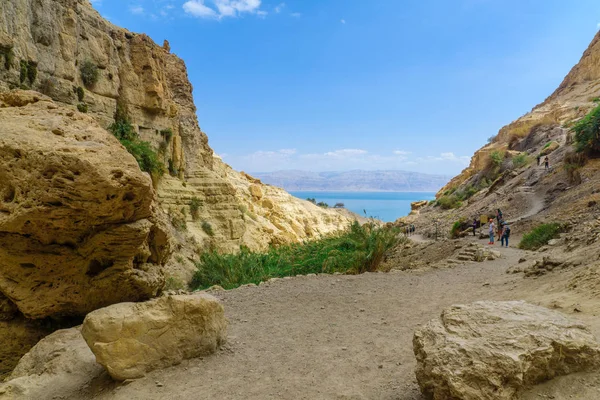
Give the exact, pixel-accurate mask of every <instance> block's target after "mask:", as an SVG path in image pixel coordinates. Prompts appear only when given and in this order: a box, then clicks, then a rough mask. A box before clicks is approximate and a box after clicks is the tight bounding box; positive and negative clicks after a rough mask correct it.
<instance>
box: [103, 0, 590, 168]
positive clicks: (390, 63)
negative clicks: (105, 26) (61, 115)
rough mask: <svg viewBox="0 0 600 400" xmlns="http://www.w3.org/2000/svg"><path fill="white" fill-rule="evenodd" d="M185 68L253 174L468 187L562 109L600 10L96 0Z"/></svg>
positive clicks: (209, 124)
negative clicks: (482, 165)
mask: <svg viewBox="0 0 600 400" xmlns="http://www.w3.org/2000/svg"><path fill="white" fill-rule="evenodd" d="M92 3H93V4H94V7H95V8H96V9H97V10H98V11H99V12H100V13H101V14H102V15H103V16H104V17H106V18H107V19H109V20H110V21H111V22H113V23H114V24H116V25H119V26H123V27H125V28H127V29H129V30H131V31H134V32H143V33H147V34H148V35H150V37H152V38H153V39H154V40H155V41H156V42H157V43H158V44H160V45H162V42H163V40H164V39H168V40H169V42H170V45H171V51H172V52H173V53H175V54H177V55H178V56H179V57H181V58H182V59H184V60H185V62H186V64H187V67H188V73H189V76H190V80H191V82H192V85H193V86H194V99H195V103H196V106H197V108H198V111H197V113H198V119H199V122H200V126H201V128H202V130H203V131H204V132H206V133H207V134H208V137H209V144H210V145H211V147H212V148H213V150H214V151H215V152H216V153H217V154H218V155H220V156H221V157H223V159H224V161H225V162H227V163H228V164H230V165H231V166H232V167H234V168H235V169H237V170H244V171H246V172H269V171H276V170H286V169H301V170H310V171H341V170H351V169H366V170H381V169H395V170H408V171H418V172H425V173H435V174H442V175H455V174H457V173H458V172H460V171H461V170H462V169H463V168H465V167H466V166H467V165H468V163H469V160H470V157H471V156H472V155H473V153H474V152H475V150H477V149H478V148H480V147H481V146H483V145H484V144H485V143H486V141H487V139H488V138H489V137H490V136H493V135H495V134H496V133H497V132H498V130H499V129H500V128H501V127H502V126H504V125H506V124H508V123H510V122H511V121H513V120H515V119H517V118H519V117H520V116H521V115H523V114H525V113H527V112H528V111H530V110H531V109H532V108H533V107H534V106H535V105H536V104H538V103H540V102H542V101H543V100H544V99H545V98H546V97H547V96H549V95H550V94H551V93H552V92H553V91H554V89H556V87H558V85H559V84H560V82H561V81H562V80H563V78H564V76H565V75H566V74H567V73H568V72H569V70H570V69H571V68H572V67H573V66H574V65H575V64H576V63H577V62H578V60H579V59H580V57H581V55H582V53H583V51H584V50H585V49H586V48H587V46H588V44H589V43H590V42H591V40H592V38H593V37H594V35H595V34H596V33H597V32H598V29H599V28H600V2H599V1H597V0H570V1H565V0H368V1H365V0H362V1H360V0H284V1H281V0H275V1H271V0H93V1H92Z"/></svg>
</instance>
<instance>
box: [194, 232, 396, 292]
mask: <svg viewBox="0 0 600 400" xmlns="http://www.w3.org/2000/svg"><path fill="white" fill-rule="evenodd" d="M403 240H406V239H403V238H400V237H399V235H398V229H397V228H382V227H377V226H374V225H371V224H365V225H363V226H361V225H360V224H358V223H354V224H352V225H351V226H350V228H349V229H348V230H347V231H345V232H341V233H338V234H336V235H331V236H328V237H325V238H322V239H319V240H315V241H310V242H305V243H297V244H292V245H287V246H280V247H272V248H270V249H269V250H268V251H267V252H264V253H256V252H252V251H250V250H249V249H248V248H247V247H242V248H241V251H240V253H238V254H219V253H217V252H209V253H204V254H202V255H201V257H200V261H199V262H198V263H197V267H198V271H197V272H196V274H195V275H194V278H193V280H192V283H191V287H192V288H193V289H204V288H208V287H210V286H213V285H220V286H222V287H223V288H225V289H233V288H236V287H238V286H241V285H244V284H247V283H254V284H259V283H260V282H263V281H266V280H268V279H270V278H282V277H285V276H295V275H306V274H315V273H328V274H331V273H334V272H340V273H350V274H360V273H364V272H367V271H370V272H373V271H376V270H377V269H378V267H379V265H380V264H381V262H382V261H383V259H384V256H385V254H386V252H387V251H388V250H389V249H391V248H392V247H394V246H395V245H396V244H397V243H399V242H401V241H403Z"/></svg>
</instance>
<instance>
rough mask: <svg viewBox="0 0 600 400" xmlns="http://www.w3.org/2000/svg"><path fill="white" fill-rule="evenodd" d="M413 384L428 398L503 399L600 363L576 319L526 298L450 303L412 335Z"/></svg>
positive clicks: (591, 339) (598, 352)
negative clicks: (535, 304)
mask: <svg viewBox="0 0 600 400" xmlns="http://www.w3.org/2000/svg"><path fill="white" fill-rule="evenodd" d="M413 347H414V352H415V356H416V358H417V370H416V375H417V381H418V382H419V386H420V387H421V391H422V392H423V394H424V395H425V397H426V398H428V399H435V400H446V399H457V400H458V399H461V400H463V399H464V400H482V399H490V400H491V399H494V400H503V399H506V400H509V399H515V398H516V397H515V396H516V394H517V392H518V391H519V389H521V388H524V387H527V386H529V385H533V384H537V383H541V382H543V381H546V380H548V379H552V378H554V377H556V376H560V375H566V374H570V373H573V372H578V371H582V370H584V369H586V368H589V367H593V366H597V365H600V346H599V345H598V343H597V342H596V339H595V338H594V337H593V335H592V334H591V333H590V331H589V330H588V328H586V327H585V326H584V325H582V324H581V323H578V322H575V321H571V320H569V319H567V318H566V317H564V316H563V315H562V314H560V313H557V312H554V311H551V310H548V309H545V308H543V307H538V306H534V305H531V304H527V303H525V302H518V301H510V302H485V301H484V302H477V303H473V304H471V305H459V306H453V307H450V308H448V309H446V310H444V312H443V313H442V315H441V318H440V319H436V320H433V321H431V322H429V323H428V324H427V325H425V326H424V327H423V328H421V329H419V330H417V331H416V332H415V335H414V338H413Z"/></svg>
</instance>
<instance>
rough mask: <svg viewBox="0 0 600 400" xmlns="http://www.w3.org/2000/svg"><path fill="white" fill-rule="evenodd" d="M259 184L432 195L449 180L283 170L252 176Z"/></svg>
mask: <svg viewBox="0 0 600 400" xmlns="http://www.w3.org/2000/svg"><path fill="white" fill-rule="evenodd" d="M252 175H253V176H254V177H256V178H258V179H260V180H261V181H262V182H264V183H267V184H270V185H274V186H278V187H282V188H284V189H285V190H287V191H344V192H378V191H381V192H436V191H438V190H439V189H440V188H441V187H443V186H444V185H445V184H446V183H448V181H449V180H450V177H449V176H443V175H430V174H422V173H419V172H410V171H394V170H388V171H363V170H354V171H327V172H311V171H300V170H287V171H275V172H257V173H253V174H252Z"/></svg>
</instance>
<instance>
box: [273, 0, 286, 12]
mask: <svg viewBox="0 0 600 400" xmlns="http://www.w3.org/2000/svg"><path fill="white" fill-rule="evenodd" d="M284 8H285V3H279V4H278V5H276V6H275V10H274V11H275V14H279V13H280V12H281V11H282V10H283V9H284Z"/></svg>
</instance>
